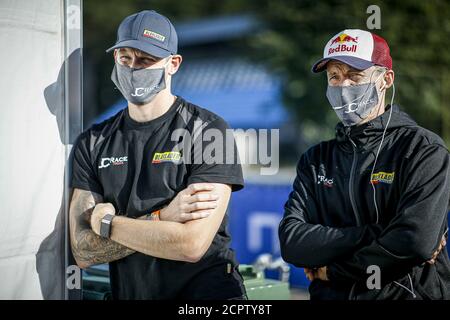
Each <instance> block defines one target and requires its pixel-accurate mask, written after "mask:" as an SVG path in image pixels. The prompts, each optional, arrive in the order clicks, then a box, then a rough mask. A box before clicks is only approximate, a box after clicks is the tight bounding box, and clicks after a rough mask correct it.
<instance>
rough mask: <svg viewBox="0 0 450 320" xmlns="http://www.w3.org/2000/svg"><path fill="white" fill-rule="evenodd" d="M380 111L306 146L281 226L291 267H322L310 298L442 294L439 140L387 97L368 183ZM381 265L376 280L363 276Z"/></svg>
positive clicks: (444, 263) (443, 182) (445, 184)
mask: <svg viewBox="0 0 450 320" xmlns="http://www.w3.org/2000/svg"><path fill="white" fill-rule="evenodd" d="M389 108H390V106H388V107H387V109H388V110H387V111H386V112H385V113H383V114H382V115H380V116H379V117H377V118H376V119H373V120H372V121H369V122H367V123H365V124H363V125H360V126H357V127H344V126H343V125H342V124H341V123H339V124H338V125H337V126H336V138H335V139H332V140H330V141H325V142H322V143H320V144H318V145H315V146H313V147H311V148H310V149H309V150H308V151H306V152H305V153H304V154H303V155H302V157H301V159H300V161H299V163H298V166H297V177H296V179H295V182H294V186H293V188H294V190H293V191H292V192H291V194H290V196H289V199H288V201H287V202H286V204H285V213H284V217H283V220H282V221H281V223H280V227H279V237H280V245H281V254H282V257H283V259H284V260H286V261H287V262H289V263H292V264H294V265H296V266H298V267H310V268H312V267H321V266H327V267H328V277H329V279H330V281H320V280H314V281H313V282H312V283H311V285H310V288H309V290H310V295H311V299H414V298H415V299H450V263H449V257H448V253H447V250H445V249H444V250H443V251H442V252H441V254H440V255H439V256H438V258H437V262H436V263H435V264H434V265H431V264H429V263H427V262H426V261H428V260H429V259H430V258H431V257H432V255H433V252H435V251H436V249H437V247H438V246H439V244H440V241H441V239H442V237H443V235H445V234H446V232H447V212H448V208H449V207H448V206H449V196H450V157H449V152H448V149H447V148H446V146H445V143H444V142H443V141H442V139H441V138H440V137H439V136H437V135H436V134H434V133H433V132H431V131H428V130H426V129H424V128H422V127H420V126H418V125H417V123H416V122H414V121H413V120H412V119H411V118H410V117H409V116H408V115H407V114H406V113H404V112H402V111H400V110H399V108H398V107H397V106H395V105H394V107H393V108H392V116H391V121H390V123H389V126H388V128H387V131H386V135H385V139H384V142H383V146H382V149H381V151H380V153H379V156H378V160H377V163H376V166H375V169H374V171H373V172H374V174H373V176H372V180H373V187H374V188H375V190H376V192H375V199H376V206H377V208H378V217H377V211H376V208H375V204H374V191H373V187H372V184H371V183H370V179H369V178H370V176H371V170H372V167H373V164H374V159H375V155H376V152H377V149H378V147H379V144H380V141H381V138H382V134H383V130H384V128H385V126H386V123H387V120H388V117H389ZM373 265H375V266H378V267H379V270H380V271H381V289H371V290H369V289H368V288H367V285H366V281H367V279H368V277H369V276H370V275H371V274H372V271H370V272H368V269H367V268H368V267H369V266H373Z"/></svg>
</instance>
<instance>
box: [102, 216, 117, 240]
mask: <svg viewBox="0 0 450 320" xmlns="http://www.w3.org/2000/svg"><path fill="white" fill-rule="evenodd" d="M113 219H114V215H112V214H105V216H104V217H103V218H102V223H101V225H100V235H101V236H102V237H104V238H109V237H110V236H111V224H112V220H113Z"/></svg>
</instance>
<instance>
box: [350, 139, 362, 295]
mask: <svg viewBox="0 0 450 320" xmlns="http://www.w3.org/2000/svg"><path fill="white" fill-rule="evenodd" d="M348 139H349V140H350V142H351V143H352V147H353V161H352V169H351V170H350V179H349V182H348V194H349V196H350V203H351V204H352V208H353V213H354V215H355V218H356V225H357V226H360V225H361V221H360V219H359V214H358V208H357V207H356V203H355V198H354V197H353V184H354V181H353V180H354V178H355V177H354V173H355V167H356V159H357V153H356V144H355V143H354V142H353V140H352V139H351V138H350V137H348ZM355 288H356V282H354V283H353V285H352V288H351V289H350V292H349V295H348V299H349V300H354V299H355V297H354V294H355V293H354V292H355Z"/></svg>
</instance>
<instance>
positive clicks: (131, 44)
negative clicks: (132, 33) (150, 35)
mask: <svg viewBox="0 0 450 320" xmlns="http://www.w3.org/2000/svg"><path fill="white" fill-rule="evenodd" d="M125 47H126V48H134V49H138V50H141V51H143V52H145V53H148V54H150V55H152V56H154V57H157V58H165V57H168V56H170V55H171V54H172V53H171V52H170V51H168V50H166V49H163V48H160V47H158V46H155V45H153V44H150V43H143V42H141V41H138V40H125V41H121V42H119V43H117V44H116V45H115V46H113V47H111V48H109V49H108V50H106V52H110V51H112V50H114V49H119V48H125Z"/></svg>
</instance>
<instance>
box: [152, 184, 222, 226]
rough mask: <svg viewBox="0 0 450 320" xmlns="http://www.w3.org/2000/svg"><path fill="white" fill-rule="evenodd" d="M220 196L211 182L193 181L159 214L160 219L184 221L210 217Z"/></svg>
mask: <svg viewBox="0 0 450 320" xmlns="http://www.w3.org/2000/svg"><path fill="white" fill-rule="evenodd" d="M218 199H219V196H218V195H217V194H215V193H214V185H212V184H210V183H193V184H191V185H189V186H188V187H187V188H186V189H184V190H182V191H180V192H179V193H178V194H177V196H176V197H175V198H174V199H173V200H172V201H171V202H170V204H169V205H168V206H167V207H165V208H163V209H162V210H161V212H160V214H159V218H160V220H163V221H174V222H181V223H184V222H186V221H190V220H196V219H203V218H206V217H208V216H209V215H210V214H211V213H212V211H213V210H214V209H215V208H216V207H217V200H218Z"/></svg>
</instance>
